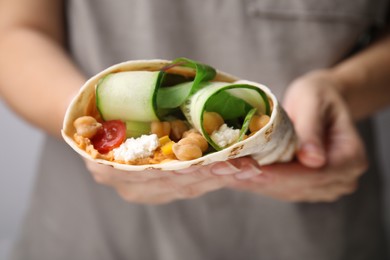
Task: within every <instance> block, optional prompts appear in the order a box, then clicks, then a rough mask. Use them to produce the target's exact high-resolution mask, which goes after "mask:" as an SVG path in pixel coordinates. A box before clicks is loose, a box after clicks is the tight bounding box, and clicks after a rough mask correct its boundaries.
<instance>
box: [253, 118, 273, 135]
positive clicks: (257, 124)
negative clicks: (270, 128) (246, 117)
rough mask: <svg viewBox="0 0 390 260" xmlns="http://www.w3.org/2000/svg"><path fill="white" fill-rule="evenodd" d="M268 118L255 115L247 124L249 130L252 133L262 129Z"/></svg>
mask: <svg viewBox="0 0 390 260" xmlns="http://www.w3.org/2000/svg"><path fill="white" fill-rule="evenodd" d="M269 120H270V118H269V116H267V115H260V116H258V115H255V116H253V117H252V119H251V121H250V123H249V130H250V131H251V132H252V133H254V132H257V131H259V130H260V129H261V128H263V127H264V126H265V125H266V124H267V123H268V122H269Z"/></svg>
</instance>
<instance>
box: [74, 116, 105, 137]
mask: <svg viewBox="0 0 390 260" xmlns="http://www.w3.org/2000/svg"><path fill="white" fill-rule="evenodd" d="M73 126H74V127H75V128H76V133H77V134H78V135H80V136H82V137H86V138H89V139H90V138H92V137H93V136H95V134H96V133H97V131H98V130H99V129H100V128H101V127H102V124H100V123H99V122H97V121H96V119H95V118H93V117H92V116H82V117H79V118H77V119H76V120H75V121H74V122H73Z"/></svg>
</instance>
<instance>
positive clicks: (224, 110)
mask: <svg viewBox="0 0 390 260" xmlns="http://www.w3.org/2000/svg"><path fill="white" fill-rule="evenodd" d="M251 108H252V107H251V106H250V105H249V104H248V103H247V102H245V101H244V100H242V99H240V98H238V97H235V96H233V95H231V94H229V93H228V92H227V91H220V92H218V93H216V94H214V95H213V96H212V97H210V99H209V100H208V101H207V103H206V106H205V109H206V111H209V112H217V113H218V114H220V115H221V116H222V118H223V119H224V120H232V119H236V118H239V117H244V116H245V115H246V114H247V113H248V111H249V110H251Z"/></svg>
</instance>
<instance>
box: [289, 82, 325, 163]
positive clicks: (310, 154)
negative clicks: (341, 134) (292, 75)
mask: <svg viewBox="0 0 390 260" xmlns="http://www.w3.org/2000/svg"><path fill="white" fill-rule="evenodd" d="M307 84H310V82H307V81H296V82H294V83H293V85H292V86H291V90H289V91H288V92H287V94H286V97H285V102H284V105H285V109H286V110H287V112H288V113H289V115H290V117H291V119H292V121H293V123H294V127H295V130H296V133H297V136H298V139H299V140H300V149H299V151H298V154H297V157H298V159H299V161H300V162H301V163H302V164H304V165H306V166H308V167H313V168H318V167H321V166H323V165H324V164H325V162H326V155H325V146H324V134H325V133H324V129H325V127H326V124H327V122H326V113H327V111H326V106H324V104H323V102H321V99H320V98H318V97H315V98H313V97H312V96H316V95H319V93H314V92H315V91H318V90H317V89H315V88H309V87H307V86H306V85H307ZM310 87H311V86H310ZM301 89H302V90H301Z"/></svg>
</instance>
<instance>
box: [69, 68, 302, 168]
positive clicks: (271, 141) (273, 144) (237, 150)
mask: <svg viewBox="0 0 390 260" xmlns="http://www.w3.org/2000/svg"><path fill="white" fill-rule="evenodd" d="M169 64H171V61H168V60H135V61H127V62H123V63H120V64H116V65H114V66H111V67H109V68H107V69H105V70H104V71H102V72H100V73H98V74H97V75H95V76H93V77H92V78H90V79H89V80H88V81H87V82H86V83H85V84H84V85H83V86H82V87H81V89H80V91H79V93H78V94H77V95H76V96H75V97H74V99H73V100H72V102H71V103H70V105H69V107H68V109H67V111H66V114H65V118H64V122H63V129H62V136H63V138H64V139H65V141H66V142H67V143H68V144H69V145H70V146H71V147H72V148H73V149H74V150H75V151H76V152H78V153H79V154H80V155H81V156H83V157H84V158H86V159H89V160H92V161H95V162H97V163H101V164H105V165H110V166H113V167H114V168H117V169H120V170H125V171H142V170H145V169H159V170H180V169H185V168H188V167H190V166H193V165H207V164H210V163H214V162H218V161H226V160H229V159H233V158H237V157H243V156H248V155H250V156H252V157H253V158H254V159H255V160H256V161H257V162H258V163H259V164H260V165H267V164H272V163H276V162H288V161H290V160H292V159H293V157H294V154H295V151H296V148H297V137H296V134H295V132H294V128H293V126H292V123H291V121H290V120H289V118H288V116H287V114H286V112H285V111H284V110H283V108H282V107H281V106H280V104H279V102H278V100H277V99H276V97H275V96H274V95H273V94H272V92H271V91H270V90H269V89H268V88H267V87H266V86H264V85H261V84H258V83H255V82H250V81H245V80H239V79H238V78H236V77H234V76H232V75H229V74H227V73H224V72H222V71H218V70H217V75H216V77H215V79H214V80H215V81H222V82H228V83H237V82H238V83H242V84H250V85H253V86H256V87H258V88H260V89H262V90H263V91H264V92H265V93H266V95H267V96H268V98H269V100H270V103H271V104H272V113H271V116H270V121H269V122H268V124H267V125H266V126H264V127H263V128H262V129H261V130H259V131H258V132H256V133H255V134H254V135H252V136H250V137H249V138H247V139H245V140H243V141H240V142H237V143H235V144H233V145H231V146H229V147H227V148H224V149H222V150H220V151H216V152H213V153H209V154H205V155H204V156H202V157H200V158H198V159H194V160H189V161H179V160H173V161H169V162H164V163H161V164H147V165H130V164H122V163H118V162H114V161H107V160H104V159H93V158H92V156H91V155H90V154H88V153H87V152H86V151H85V150H83V149H81V148H79V146H78V145H77V143H76V142H75V141H74V139H73V136H74V134H75V132H76V130H75V128H74V126H73V122H74V121H75V120H76V119H77V118H79V117H81V116H86V115H96V114H97V110H96V107H95V88H96V85H97V83H98V82H99V80H100V79H102V78H103V77H105V76H106V75H108V74H110V73H115V72H122V71H159V70H161V69H162V68H164V67H166V66H168V65H169ZM168 72H170V73H175V74H181V75H185V76H194V74H195V71H194V70H193V69H191V68H186V67H180V66H176V67H172V68H170V69H169V71H168Z"/></svg>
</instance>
